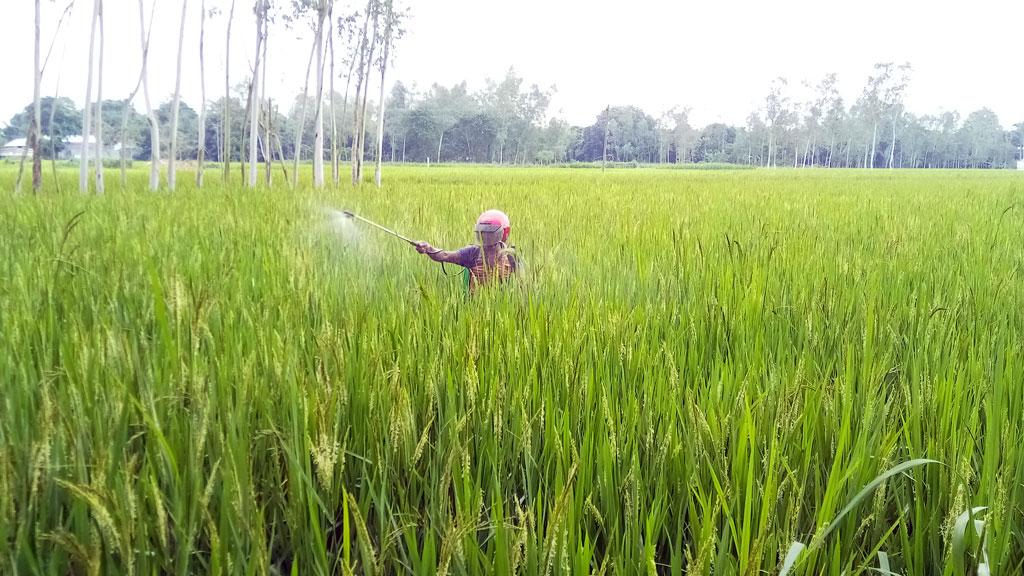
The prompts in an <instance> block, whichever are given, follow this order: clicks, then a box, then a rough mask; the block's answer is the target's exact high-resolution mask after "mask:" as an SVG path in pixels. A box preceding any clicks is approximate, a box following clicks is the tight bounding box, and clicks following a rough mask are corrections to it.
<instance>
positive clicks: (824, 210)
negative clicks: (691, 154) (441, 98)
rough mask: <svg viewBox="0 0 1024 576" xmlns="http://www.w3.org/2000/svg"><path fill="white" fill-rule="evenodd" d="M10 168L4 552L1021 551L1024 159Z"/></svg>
mask: <svg viewBox="0 0 1024 576" xmlns="http://www.w3.org/2000/svg"><path fill="white" fill-rule="evenodd" d="M14 175H15V170H13V169H12V168H10V167H0V189H2V190H3V192H2V193H0V390H2V395H0V573H2V574H48V575H57V574H178V575H186V574H253V575H260V574H350V573H352V574H416V575H428V574H498V575H507V574H544V575H548V574H669V573H672V574H678V573H683V572H685V573H688V574H727V575H728V574H750V575H756V574H780V573H786V574H792V575H797V574H800V575H805V574H806V575H810V574H828V575H835V576H840V575H862V574H863V575H867V574H901V575H918V574H926V575H927V574H942V575H955V574H983V573H989V574H1019V573H1021V571H1022V570H1024V533H1022V531H1021V530H1022V526H1024V508H1022V507H1024V446H1022V441H1021V440H1022V438H1024V365H1022V361H1024V347H1022V346H1024V345H1022V339H1024V306H1022V303H1024V281H1022V280H1024V279H1022V274H1024V271H1022V270H1021V268H1022V266H1024V177H1022V175H1021V174H1016V173H1011V172H996V171H985V172H982V171H956V172H953V171H949V172H942V171H913V172H910V171H907V172H904V171H895V172H892V171H884V170H876V171H842V172H840V171H827V172H826V171H817V170H778V171H764V170H746V171H731V170H716V171H697V170H685V171H678V170H668V169H632V170H627V169H623V170H609V171H607V172H603V173H602V172H601V171H599V170H565V169H539V168H530V169H525V168H523V169H501V168H487V167H458V168H456V167H437V166H435V167H431V168H425V167H396V168H391V167H388V168H386V173H385V187H384V189H383V190H382V191H377V190H376V189H375V188H373V186H372V185H366V186H364V187H362V188H361V189H358V190H353V189H352V188H350V187H349V186H342V187H340V188H339V189H337V190H326V191H322V192H316V191H313V190H312V189H311V188H310V187H309V186H308V182H307V183H306V185H305V186H304V187H303V188H302V189H301V190H298V191H291V190H289V189H288V188H287V187H286V186H284V185H278V186H276V187H273V188H272V189H269V190H268V189H266V188H261V189H259V190H256V191H250V190H246V189H244V188H243V187H242V186H241V185H240V184H239V183H231V184H230V185H227V184H224V183H222V182H220V181H219V173H218V172H217V171H216V170H211V172H210V174H209V175H208V176H207V186H206V188H204V189H203V190H201V191H197V190H194V189H192V188H191V187H190V186H189V185H190V178H189V177H188V175H187V174H182V175H180V176H179V186H180V189H179V191H178V192H176V193H174V194H168V193H155V194H154V193H150V192H148V191H146V188H145V187H146V170H145V168H135V169H134V170H133V171H132V172H131V173H130V175H129V176H130V181H129V186H128V190H122V189H120V186H119V176H118V174H117V173H116V171H111V173H110V174H109V175H108V176H107V185H108V192H107V194H106V195H104V196H102V197H95V196H89V197H83V196H80V195H79V194H78V193H77V191H76V187H75V185H74V183H75V182H76V178H75V176H76V172H75V171H74V170H72V169H70V168H69V169H66V171H65V172H62V173H61V178H62V186H61V188H62V189H63V191H62V192H61V193H59V194H58V193H57V191H56V190H55V189H54V187H52V186H50V187H48V188H47V189H46V191H45V193H44V194H42V195H40V196H38V197H34V196H31V195H23V196H21V197H14V196H13V195H11V192H10V190H11V189H12V188H13V181H14ZM47 176H49V174H47ZM275 176H276V177H278V179H279V180H280V177H279V176H278V175H275ZM492 207H499V208H502V209H504V210H505V211H506V212H507V213H508V214H509V215H510V217H511V219H512V226H513V228H512V237H511V241H512V243H513V244H515V245H516V247H517V252H518V254H519V255H520V258H521V261H522V262H523V264H524V269H523V274H522V276H521V278H520V279H519V281H518V282H517V283H516V284H515V285H513V286H508V287H506V288H504V289H500V290H485V291H483V292H481V293H479V294H477V295H475V296H473V297H472V298H470V297H468V296H467V294H466V292H465V289H464V286H463V283H462V281H461V278H460V277H459V276H457V275H453V276H446V275H444V273H443V271H442V269H441V268H440V266H439V265H437V264H435V263H433V262H431V261H429V260H428V259H427V258H425V257H423V256H421V255H418V254H416V253H415V251H414V250H412V248H411V247H409V246H408V245H406V244H403V243H402V242H401V241H398V240H396V239H394V238H391V237H388V236H385V235H383V234H381V233H379V232H377V231H376V230H373V229H371V228H366V227H361V226H360V225H359V224H356V223H351V222H349V223H342V221H339V220H338V219H337V218H336V213H335V212H334V211H335V210H342V209H350V210H353V211H355V212H356V213H358V214H361V215H363V216H366V217H368V218H371V219H374V220H376V221H379V222H381V223H382V224H384V225H386V226H392V227H395V228H396V229H398V230H399V231H400V232H402V233H404V234H407V235H409V236H411V237H414V238H417V239H424V240H428V241H430V242H431V243H432V244H434V245H436V246H443V247H446V248H457V247H460V246H462V245H465V244H468V243H470V242H472V240H473V238H472V224H473V222H474V220H475V218H476V216H477V214H479V213H480V212H481V211H482V210H484V209H486V208H492ZM448 272H449V273H451V274H454V272H455V271H454V270H452V269H451V268H450V267H449V269H448Z"/></svg>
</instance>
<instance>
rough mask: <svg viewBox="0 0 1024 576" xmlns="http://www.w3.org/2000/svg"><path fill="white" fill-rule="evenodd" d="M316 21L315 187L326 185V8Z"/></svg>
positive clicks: (321, 11) (321, 10)
mask: <svg viewBox="0 0 1024 576" xmlns="http://www.w3.org/2000/svg"><path fill="white" fill-rule="evenodd" d="M320 8H321V9H320V13H319V14H318V15H317V23H316V35H315V37H316V116H315V118H316V121H315V123H314V132H313V187H314V188H318V189H319V188H323V187H324V16H325V13H324V10H323V6H322V5H321V7H320Z"/></svg>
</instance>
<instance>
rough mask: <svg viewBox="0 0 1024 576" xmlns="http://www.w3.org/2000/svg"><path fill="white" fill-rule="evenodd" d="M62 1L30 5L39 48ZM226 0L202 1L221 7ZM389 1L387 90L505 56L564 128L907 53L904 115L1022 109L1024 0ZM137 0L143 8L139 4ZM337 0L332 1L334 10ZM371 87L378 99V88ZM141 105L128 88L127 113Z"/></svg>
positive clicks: (134, 70) (238, 54) (76, 27)
mask: <svg viewBox="0 0 1024 576" xmlns="http://www.w3.org/2000/svg"><path fill="white" fill-rule="evenodd" d="M67 1H68V0H42V2H43V9H44V13H43V38H44V41H43V51H44V53H45V50H46V48H47V46H48V44H49V39H50V38H51V37H52V35H53V33H54V29H55V25H56V21H57V16H58V15H59V13H60V12H61V11H62V10H63V7H64V6H65V5H66V4H67ZM77 1H78V5H77V6H76V7H75V10H74V13H73V15H72V19H71V21H70V22H68V23H67V24H66V26H65V28H64V29H63V30H62V32H61V36H60V38H59V39H58V41H57V43H56V45H55V47H54V50H53V56H52V57H51V63H50V66H49V67H48V69H47V71H46V73H45V77H44V82H43V94H44V95H52V94H53V93H54V90H55V87H56V83H57V77H58V75H59V76H60V95H62V96H70V97H71V98H73V99H74V100H75V101H76V102H77V103H78V104H79V105H81V103H82V101H83V100H84V95H85V70H86V65H87V59H88V29H89V24H90V19H91V16H92V2H91V0H77ZM229 1H230V0H206V3H207V8H211V7H218V8H221V9H222V11H223V12H225V13H226V11H227V10H226V8H227V5H228V4H229ZM399 1H400V2H401V3H402V4H404V5H405V6H411V8H412V19H411V20H410V21H409V25H408V27H409V33H408V34H407V36H406V37H405V38H404V39H402V40H401V41H400V44H399V45H398V48H397V53H396V64H395V66H394V69H393V73H389V76H390V79H389V84H390V83H391V82H393V81H394V80H402V81H403V82H405V83H406V84H415V85H416V86H417V87H418V88H420V89H425V88H427V87H429V85H430V84H431V83H433V82H439V83H442V84H445V85H451V84H454V83H456V82H460V81H462V80H466V81H468V82H469V85H470V87H473V88H476V87H481V86H483V84H484V79H485V78H488V77H490V78H496V79H497V78H500V77H502V76H503V75H504V73H505V71H506V70H507V69H508V68H509V67H510V66H512V67H514V68H515V70H516V72H517V73H518V74H519V75H520V76H522V77H523V78H524V79H525V81H526V83H527V84H532V83H536V84H539V85H540V86H542V87H550V86H552V85H553V86H556V88H557V93H556V95H555V98H554V100H553V104H552V109H551V113H552V114H554V115H558V116H560V117H563V118H566V119H567V120H569V121H570V122H573V123H575V124H589V123H590V122H592V121H593V119H594V117H595V115H596V114H597V113H598V112H599V111H600V110H602V109H603V108H604V107H605V106H606V105H608V104H612V105H618V104H635V105H638V106H640V107H641V108H643V109H644V110H645V111H647V112H648V113H649V114H652V115H654V116H657V115H659V114H660V113H661V112H663V111H664V110H667V109H668V108H671V107H672V106H677V105H679V106H690V107H691V108H692V110H693V111H692V114H691V120H692V123H693V124H695V125H698V126H702V125H704V124H707V123H710V122H715V121H724V122H729V123H734V124H742V123H744V121H745V118H746V116H747V114H749V113H750V112H751V111H753V110H755V109H758V108H759V107H760V106H761V103H762V102H763V97H764V95H765V93H766V92H767V90H768V87H769V84H770V83H771V81H772V79H773V78H775V77H777V76H785V77H787V78H788V79H789V83H790V88H791V93H792V94H793V95H794V96H797V97H798V98H799V97H800V96H801V94H800V91H801V83H802V82H803V81H808V82H810V83H812V84H814V83H817V82H818V80H819V79H820V78H821V76H823V75H824V74H825V73H827V72H836V73H838V75H839V89H840V91H841V93H842V95H843V96H844V98H846V100H847V103H848V104H849V103H850V102H852V100H853V99H855V98H856V96H857V95H858V94H859V93H860V90H861V88H862V86H863V84H864V81H865V79H866V78H867V75H868V74H869V73H871V70H872V65H873V64H874V63H875V62H880V61H895V62H903V61H909V62H910V63H911V64H912V66H913V67H914V71H913V76H912V79H911V84H910V88H909V90H908V92H907V96H906V101H907V105H908V109H909V110H910V111H911V112H915V113H919V114H921V113H937V112H940V111H942V110H957V111H959V112H960V113H961V114H963V115H966V114H967V113H969V112H971V111H973V110H976V109H978V108H981V107H983V106H987V107H989V108H991V109H992V110H994V111H995V112H996V113H997V114H998V115H999V118H1000V120H1001V121H1002V123H1003V125H1004V126H1009V125H1011V124H1013V123H1016V122H1021V121H1024V71H1022V66H1024V1H1022V0H971V1H967V0H962V1H960V2H953V1H948V0H930V1H926V0H857V1H855V2H828V1H823V0H775V1H765V0H702V1H700V2H696V1H692V0H679V1H675V2H672V1H668V0H660V1H659V0H627V1H610V0H503V1H497V0H399ZM0 2H2V4H3V19H2V20H0V48H2V51H0V54H4V57H3V59H2V64H0V69H2V70H3V72H4V75H3V77H4V80H5V82H4V86H3V87H2V88H0V125H4V124H5V123H6V121H7V120H8V119H9V118H10V117H11V116H12V115H13V114H14V113H16V112H17V111H19V110H20V109H22V108H23V107H24V106H25V105H26V104H28V103H29V102H30V101H31V98H32V82H31V80H32V50H31V46H32V18H33V0H0ZM145 2H146V10H147V19H148V11H149V10H150V6H151V5H152V2H153V0H145ZM237 2H238V3H237V6H236V18H235V24H234V29H233V33H232V34H233V41H232V54H231V79H232V84H235V83H237V82H239V81H241V80H243V79H244V78H245V77H246V76H247V75H248V67H249V63H250V62H251V60H252V52H253V46H254V43H255V39H254V36H255V32H254V31H253V27H254V19H253V16H252V10H251V8H252V6H251V5H252V3H253V0H237ZM277 2H278V3H279V4H282V5H284V4H290V2H287V1H286V0H277ZM350 2H351V0H339V7H341V6H347V5H348V4H349V3H350ZM156 3H157V7H156V19H155V22H156V25H155V29H154V32H153V40H152V44H153V45H152V48H151V54H150V91H151V95H152V98H153V105H154V106H156V105H157V104H158V103H159V102H161V101H163V100H165V99H167V98H168V97H169V96H170V95H171V94H172V92H173V89H174V65H175V51H176V48H177V32H178V25H179V19H180V14H181V3H180V0H156ZM105 4H106V6H105V8H106V33H107V40H106V56H105V57H106V63H105V68H106V73H105V76H104V86H103V95H104V97H105V98H112V99H113V98H123V97H125V96H127V94H128V93H129V92H130V91H131V89H132V88H133V87H134V85H135V82H136V80H137V78H138V71H139V66H140V58H139V53H140V49H139V45H140V40H139V25H138V4H137V2H136V0H106V2H105ZM360 4H363V3H362V2H361V3H360ZM198 7H199V0H190V1H189V11H190V18H189V21H188V23H187V25H186V26H187V28H186V39H185V42H186V50H185V54H184V65H183V78H182V94H183V99H184V101H185V102H187V103H189V104H190V105H191V106H193V107H196V106H197V105H198V102H199V94H200V90H199V65H198V37H199V33H198V28H199V25H198V22H199V19H198V15H199V12H198ZM341 11H342V10H340V9H339V10H338V12H341ZM225 25H226V17H225V16H224V15H223V14H222V15H220V16H216V17H214V18H212V19H207V30H206V32H207V34H206V50H207V97H208V98H210V99H213V98H218V97H220V96H221V95H222V93H223V90H224V72H223V70H224V69H223V66H224V44H225V42H224V40H225ZM310 38H311V34H310V33H309V31H308V27H304V26H299V27H298V28H296V29H293V30H287V29H285V28H284V25H283V22H281V21H280V20H279V21H278V23H277V25H276V28H274V29H272V30H271V38H270V44H269V46H270V52H271V54H270V58H269V69H268V74H269V77H270V81H271V83H270V85H269V86H270V96H272V97H274V98H275V99H283V101H287V102H291V100H292V98H293V97H294V95H295V94H296V93H298V92H300V91H301V90H302V83H303V77H304V74H305V67H306V61H307V58H308V54H309V52H308V41H309V39H310ZM65 44H66V51H65V50H63V48H64V46H65ZM13 55H17V56H13ZM341 72H343V71H339V73H341ZM342 82H343V80H342V81H339V82H338V89H339V90H340V89H341V84H342ZM374 84H376V81H374ZM372 90H373V92H372V93H371V94H376V91H377V88H376V86H374V87H373V88H372ZM142 106H143V104H142V99H141V95H140V97H139V98H138V99H137V100H136V107H137V108H140V109H141V108H142Z"/></svg>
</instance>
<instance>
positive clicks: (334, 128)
mask: <svg viewBox="0 0 1024 576" xmlns="http://www.w3.org/2000/svg"><path fill="white" fill-rule="evenodd" d="M327 23H328V25H327V35H328V36H327V37H328V39H329V41H330V51H331V76H330V78H331V84H330V90H331V182H333V183H334V185H335V186H337V185H338V181H339V179H340V174H339V172H338V107H337V103H336V102H335V91H334V2H331V8H330V10H329V11H328V12H327Z"/></svg>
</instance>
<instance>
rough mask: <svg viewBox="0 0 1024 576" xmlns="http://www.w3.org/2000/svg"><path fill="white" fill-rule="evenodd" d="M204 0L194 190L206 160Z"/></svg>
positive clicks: (200, 8) (201, 181)
mask: <svg viewBox="0 0 1024 576" xmlns="http://www.w3.org/2000/svg"><path fill="white" fill-rule="evenodd" d="M205 41H206V0H202V1H201V2H200V4H199V93H200V99H199V126H198V128H197V129H196V132H197V135H196V137H197V139H198V142H197V144H198V147H197V148H196V188H202V187H203V161H204V160H205V159H206V55H205V49H204V43H205Z"/></svg>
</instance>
